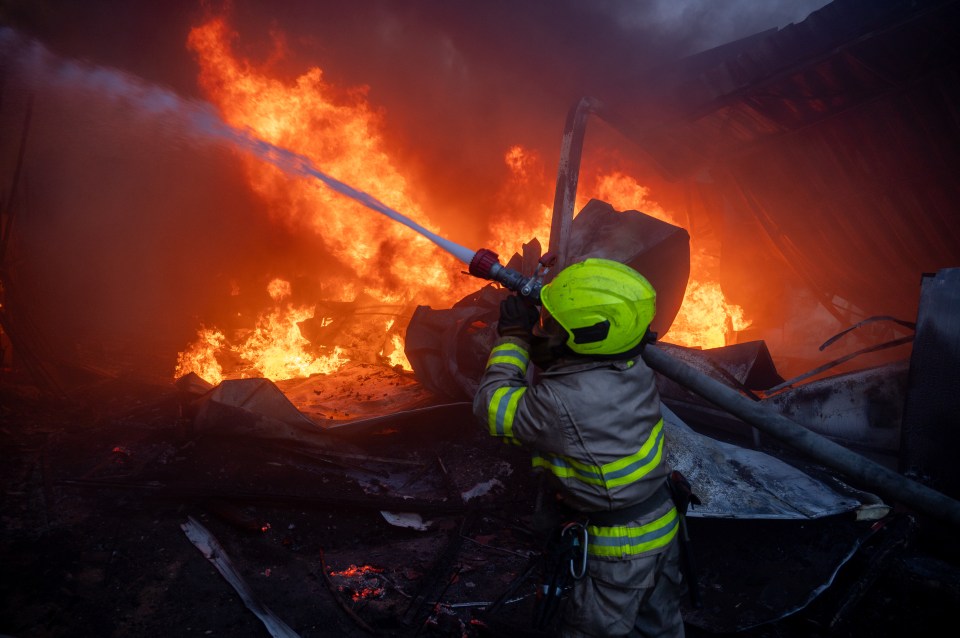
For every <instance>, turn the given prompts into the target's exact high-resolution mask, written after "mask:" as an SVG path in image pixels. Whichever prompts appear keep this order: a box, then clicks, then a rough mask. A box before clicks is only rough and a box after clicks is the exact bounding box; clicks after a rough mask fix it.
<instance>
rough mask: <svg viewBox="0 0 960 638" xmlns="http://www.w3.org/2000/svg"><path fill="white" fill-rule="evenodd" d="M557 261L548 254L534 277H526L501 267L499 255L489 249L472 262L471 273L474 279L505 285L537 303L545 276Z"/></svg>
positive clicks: (484, 249)
mask: <svg viewBox="0 0 960 638" xmlns="http://www.w3.org/2000/svg"><path fill="white" fill-rule="evenodd" d="M554 261H555V259H554V258H553V255H552V254H551V253H546V254H545V255H544V256H543V257H541V258H540V264H539V266H538V267H537V272H536V274H535V275H533V276H532V277H524V276H523V274H521V273H519V272H517V271H516V270H513V269H512V268H507V267H505V266H502V265H500V257H499V255H497V253H495V252H493V251H492V250H490V249H488V248H481V249H480V250H478V251H477V252H476V253H475V254H474V255H473V259H471V260H470V269H469V272H470V274H471V275H473V276H474V277H479V278H480V279H490V280H492V281H496V282H498V283H500V284H503V286H504V287H506V288H508V289H510V290H512V291H514V292H516V293H518V294H521V295H523V296H524V297H530V299H532V300H533V301H535V302H538V303H539V301H540V289H541V288H542V287H543V276H544V275H545V274H546V272H547V270H549V268H550V266H552V265H553V262H554Z"/></svg>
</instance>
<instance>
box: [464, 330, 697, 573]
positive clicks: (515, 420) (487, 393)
mask: <svg viewBox="0 0 960 638" xmlns="http://www.w3.org/2000/svg"><path fill="white" fill-rule="evenodd" d="M529 365H530V355H529V346H528V344H527V343H526V342H525V341H523V340H521V339H516V338H511V337H505V338H501V339H499V340H498V341H497V342H496V343H495V345H494V347H493V349H492V350H491V352H490V356H489V358H488V360H487V366H486V370H485V372H484V374H483V376H482V377H481V379H480V383H479V387H478V390H477V394H476V396H475V397H474V401H473V411H474V414H475V415H476V417H477V418H478V419H479V420H480V421H481V422H482V423H485V424H486V426H487V428H488V430H489V433H490V434H491V435H492V436H495V437H500V438H501V439H503V440H504V441H505V442H508V443H515V444H520V445H523V446H524V447H526V448H529V449H530V450H531V451H532V452H533V465H534V467H535V468H540V469H542V470H544V471H546V472H548V475H549V476H551V477H553V482H554V484H555V485H557V487H558V490H559V492H560V494H561V495H562V497H563V499H564V502H565V504H566V505H567V506H568V507H570V508H572V509H573V510H575V511H578V512H582V513H585V514H586V515H587V517H588V519H589V513H591V512H604V511H606V512H609V511H611V510H618V511H622V510H626V509H628V508H631V507H634V506H636V505H637V504H639V503H642V502H650V501H656V500H658V499H659V502H657V503H654V505H655V507H654V508H653V509H652V511H647V512H646V513H645V514H644V515H643V516H641V517H640V518H639V519H638V520H634V521H632V522H630V523H628V524H623V525H619V524H618V525H614V526H607V527H602V526H597V525H589V526H588V531H589V533H590V546H589V550H588V553H589V554H590V555H591V556H594V557H602V558H605V559H609V560H617V559H630V558H635V557H638V556H641V555H647V554H653V553H659V552H660V551H662V550H663V549H664V548H666V547H667V546H668V545H669V544H670V542H671V541H672V540H673V538H674V537H675V536H676V533H677V529H678V525H679V521H678V518H677V511H676V509H675V508H674V507H673V504H672V502H670V501H669V499H667V498H662V499H660V497H659V496H658V493H662V491H663V485H664V482H665V477H666V475H667V474H668V468H667V467H666V466H665V465H664V460H663V448H664V431H663V418H662V415H661V413H660V398H659V394H658V392H657V388H656V383H655V380H654V376H653V372H652V371H651V370H650V368H648V367H647V365H646V364H645V363H644V362H643V360H642V359H640V358H639V356H638V357H636V358H634V359H631V360H596V359H571V360H566V361H563V362H559V363H557V364H555V365H553V366H551V367H550V368H549V369H547V370H545V371H542V372H541V373H540V375H539V378H538V379H537V381H536V383H531V382H529V381H528V374H527V372H528V367H529Z"/></svg>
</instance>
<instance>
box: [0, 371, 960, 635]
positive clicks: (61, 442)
mask: <svg viewBox="0 0 960 638" xmlns="http://www.w3.org/2000/svg"><path fill="white" fill-rule="evenodd" d="M21 390H22V389H21ZM83 394H84V396H83V398H82V400H75V401H71V402H70V403H68V404H59V405H57V404H52V403H48V402H46V401H43V400H37V399H34V398H30V397H28V396H26V395H25V393H24V392H22V391H17V392H13V391H7V390H5V392H4V395H3V407H2V417H3V421H2V423H3V424H2V427H0V448H2V454H3V458H4V462H3V463H2V464H0V479H2V511H0V516H2V523H3V524H2V533H0V633H2V634H5V635H8V636H16V637H19V638H26V637H31V636H35V637H66V636H101V637H106V636H116V637H119V636H142V637H146V638H151V637H154V636H156V637H159V636H169V635H182V636H193V635H195V636H217V635H220V636H233V637H245V636H250V637H260V636H266V635H269V634H268V632H267V630H266V628H265V626H264V624H263V623H262V622H261V620H260V619H259V618H258V617H257V616H256V615H255V614H254V613H253V612H252V611H251V610H250V608H248V607H247V606H245V604H244V602H243V600H242V598H241V596H240V595H239V594H238V592H237V591H236V590H235V589H234V588H233V587H232V586H231V585H230V584H229V583H228V581H227V580H226V579H225V578H224V577H223V576H222V575H221V574H220V573H219V572H218V571H217V569H216V568H215V567H214V565H213V563H211V562H210V561H208V560H207V559H206V558H205V557H204V555H203V553H201V551H200V550H199V549H198V548H197V547H196V546H194V545H193V544H192V543H191V542H190V540H189V539H188V538H187V536H186V534H185V533H184V531H183V529H182V527H181V526H182V525H184V524H185V523H187V521H189V520H191V519H192V520H195V521H197V522H198V523H200V524H201V525H202V526H203V527H204V528H205V529H207V530H208V531H209V532H210V533H211V534H212V535H213V536H214V537H215V538H216V540H217V541H218V542H219V544H220V545H221V546H222V548H223V553H224V554H225V555H226V556H227V557H228V558H229V560H230V561H231V562H232V564H233V565H234V566H235V568H236V571H237V573H238V574H239V575H240V577H241V578H242V579H243V581H244V582H245V583H246V585H247V586H248V587H249V591H250V592H251V594H252V595H253V596H254V597H255V599H256V600H257V601H258V602H259V603H260V604H262V605H263V606H265V608H267V609H268V610H270V611H271V612H273V613H274V614H275V615H276V617H278V618H279V619H281V620H282V621H283V622H284V623H286V624H287V625H288V626H289V627H290V628H292V629H293V631H295V632H296V633H297V634H298V635H300V636H303V637H304V638H308V637H310V636H334V635H336V636H369V635H382V636H416V635H444V636H485V635H489V636H524V635H525V636H531V635H549V634H550V627H549V626H546V627H542V628H537V627H534V626H533V618H534V613H535V611H536V609H537V604H538V603H537V596H536V591H537V584H538V582H539V574H540V571H539V568H538V567H537V558H538V556H539V555H540V552H541V551H542V549H543V547H544V541H545V538H546V536H545V533H546V532H545V530H546V529H547V527H546V525H547V523H546V521H547V520H549V517H548V516H546V514H545V513H544V510H541V509H538V507H537V504H538V494H540V486H539V483H538V481H537V479H536V478H535V477H534V476H533V475H532V474H530V472H529V471H528V464H529V463H528V458H527V457H526V455H525V454H524V453H523V451H522V450H519V449H517V448H513V447H511V446H503V445H500V444H499V443H498V442H495V441H491V440H489V438H488V437H486V436H484V435H483V433H482V432H481V431H480V429H479V428H478V427H476V426H475V424H474V423H473V421H472V419H471V417H470V415H469V413H468V412H467V411H466V409H463V410H461V411H459V412H457V411H456V410H453V411H447V412H445V413H443V414H441V415H438V416H435V417H433V418H428V417H423V418H419V419H414V420H409V419H408V420H407V421H405V422H402V423H400V422H398V423H394V424H389V423H388V424H385V425H380V426H378V427H377V428H372V429H368V430H365V431H363V432H358V433H356V434H355V435H344V436H343V437H339V438H338V439H337V440H336V442H335V443H331V445H330V446H329V448H328V449H326V450H323V451H317V450H315V449H306V448H304V447H302V446H300V447H298V446H296V445H294V446H291V445H289V444H284V443H283V442H282V441H265V440H262V439H251V438H245V437H243V436H236V435H232V434H231V433H230V431H229V430H216V431H203V432H198V431H197V430H196V428H195V427H194V425H193V422H192V419H191V405H192V403H191V402H192V400H193V398H194V397H191V396H186V395H184V394H183V393H181V392H180V391H178V390H177V389H176V388H175V387H173V386H172V385H171V386H166V385H163V384H160V385H154V384H141V383H137V382H133V381H130V380H125V381H121V380H112V381H103V382H99V383H97V384H94V385H92V386H90V387H88V388H87V390H86V391H85V392H84V393H83ZM345 431H348V430H345ZM465 495H466V496H467V497H472V498H469V500H465V498H464V496H465ZM540 502H541V503H542V501H540ZM404 504H405V505H406V506H407V508H408V509H410V510H411V511H410V512H407V513H405V514H404V515H403V516H402V517H400V518H399V519H397V520H395V521H394V524H391V523H389V522H387V520H386V518H385V516H384V515H383V514H382V513H381V512H383V511H387V512H395V513H396V512H400V511H401V509H400V508H401V507H402V506H403V505H404ZM420 522H422V523H423V527H425V528H426V529H418V528H417V526H418V525H419V523H420ZM689 523H690V531H691V536H692V545H691V547H692V549H693V555H694V557H695V561H696V565H697V571H698V575H699V580H700V589H699V591H700V596H701V605H700V606H699V607H694V606H692V604H691V602H690V600H689V599H686V600H685V601H684V606H685V618H686V620H687V632H688V635H691V636H710V635H718V636H719V635H730V636H732V635H737V636H750V637H771V638H772V637H793V636H796V637H800V636H868V635H869V636H893V635H898V636H899V635H918V634H928V635H939V634H940V630H939V627H941V626H948V625H947V623H949V621H950V618H951V617H952V615H953V610H954V609H956V608H957V604H958V603H960V576H958V573H960V572H958V570H957V569H956V567H955V563H954V562H952V559H951V557H950V556H947V555H945V554H944V553H943V552H942V551H940V550H939V549H938V548H939V547H940V545H939V544H937V543H935V542H933V541H932V540H931V539H930V538H929V535H928V534H925V532H924V529H923V527H921V526H919V525H918V523H917V519H915V517H914V516H913V515H911V514H910V513H908V512H900V511H895V512H894V514H893V515H892V516H891V517H889V518H888V519H886V520H884V521H883V522H882V524H880V525H875V524H872V523H868V522H857V521H854V520H852V518H848V517H831V518H829V519H823V520H816V521H807V522H802V523H798V522H795V521H731V520H704V519H696V518H691V519H690V520H689ZM401 525H412V527H403V526H401ZM838 565H839V567H838ZM528 570H529V571H528ZM524 574H528V575H527V577H524Z"/></svg>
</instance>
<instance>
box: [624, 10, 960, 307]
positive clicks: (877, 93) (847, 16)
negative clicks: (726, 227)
mask: <svg viewBox="0 0 960 638" xmlns="http://www.w3.org/2000/svg"><path fill="white" fill-rule="evenodd" d="M958 27H960V3H958V2H957V1H955V0H951V1H943V0H940V1H929V0H928V1H926V2H910V1H907V0H885V1H881V2H869V3H866V2H857V1H851V0H838V1H836V2H833V3H831V4H828V5H826V6H825V7H823V8H822V9H820V10H818V11H816V12H814V13H812V14H811V15H810V16H809V17H808V18H807V19H806V20H804V21H803V22H800V23H798V24H793V25H790V26H788V27H785V28H783V29H780V30H777V31H775V32H772V33H769V34H766V35H764V36H763V37H759V38H753V39H752V40H750V41H749V42H747V41H745V43H744V45H743V46H740V47H737V46H729V45H728V46H726V47H724V49H723V50H719V49H718V50H717V51H716V52H705V53H704V54H700V56H698V57H699V58H700V59H699V60H698V61H697V64H696V65H689V66H690V68H696V69H697V71H696V72H695V73H690V72H689V71H686V72H684V73H685V75H684V76H683V77H682V79H681V80H679V81H676V82H675V83H674V84H673V88H672V89H671V90H670V92H669V93H668V94H667V95H666V96H661V98H659V99H660V101H661V104H660V107H661V109H662V110H661V111H660V112H662V113H663V112H665V113H669V114H670V115H669V116H667V117H662V118H660V119H658V120H654V121H653V122H652V123H651V121H650V120H649V119H647V116H646V115H647V114H648V113H649V112H650V110H649V105H646V106H644V107H643V113H644V114H645V116H644V119H643V124H637V123H634V124H632V125H630V124H628V125H626V126H625V127H622V128H623V130H624V132H625V133H626V134H627V135H628V136H630V137H631V138H632V139H634V140H635V141H637V142H638V143H639V144H640V146H641V147H642V149H643V150H644V151H645V152H646V153H647V154H648V155H649V156H650V157H651V158H653V159H654V160H655V162H656V164H657V166H658V167H659V169H660V170H661V171H662V172H663V173H664V175H666V176H667V177H668V178H670V179H673V180H692V179H695V176H702V175H703V174H705V173H706V174H709V176H710V179H711V180H712V184H711V186H710V187H711V188H715V189H720V190H721V191H722V192H723V196H724V199H725V200H726V201H727V202H728V203H729V205H731V206H734V207H736V208H739V209H740V210H746V211H749V212H750V213H751V214H752V215H753V216H754V219H755V220H756V221H757V224H756V230H757V231H758V232H759V233H760V234H761V235H763V236H764V237H763V241H765V242H768V243H770V244H772V245H773V246H774V247H775V250H774V252H775V253H777V254H778V255H779V256H780V257H781V258H782V259H784V260H785V261H786V262H787V263H788V264H789V265H790V267H791V268H792V269H793V270H794V271H795V272H796V273H797V274H798V275H799V276H801V277H802V278H803V280H804V281H806V282H807V283H808V284H809V285H810V286H811V287H812V288H814V289H815V290H816V291H817V293H818V294H819V296H820V298H821V299H824V300H830V299H832V298H833V297H834V296H840V297H843V298H844V299H847V300H850V301H852V302H853V303H855V304H856V305H857V306H860V307H861V308H863V309H864V311H865V312H866V313H868V314H870V313H873V314H879V313H889V314H899V315H901V316H904V317H905V318H910V316H911V315H913V314H914V313H915V311H916V302H917V297H918V294H919V283H920V277H921V275H922V273H924V272H932V271H935V270H938V269H941V268H945V267H950V266H956V265H957V264H958V262H960V214H958V207H957V202H958V201H960V181H958V178H957V173H956V169H957V167H960V90H958V87H960V82H958V79H960V77H958V75H960V74H958V71H960V69H958V67H957V64H956V62H955V61H954V60H955V59H957V57H960V56H957V51H956V50H955V49H956V48H957V44H956V43H957V38H956V34H957V33H958ZM705 62H712V64H705ZM614 110H617V111H619V113H618V114H617V115H613V111H614ZM630 112H631V109H630V108H624V107H623V106H622V105H619V104H613V106H612V109H611V111H610V114H611V119H612V120H616V119H617V118H622V119H625V120H627V121H630V119H631V118H630ZM636 112H640V109H636ZM636 121H639V120H635V122H636ZM712 214H714V215H722V213H721V212H717V211H713V213H712ZM721 223H722V220H721ZM741 231H742V232H741V233H740V236H741V237H742V240H743V241H744V242H753V241H756V240H757V238H756V237H752V236H751V235H750V233H749V232H748V231H749V229H746V228H744V229H741ZM732 236H737V234H736V233H733V234H732ZM736 249H737V247H736V246H729V247H725V253H727V254H729V253H731V252H733V251H735V250H736Z"/></svg>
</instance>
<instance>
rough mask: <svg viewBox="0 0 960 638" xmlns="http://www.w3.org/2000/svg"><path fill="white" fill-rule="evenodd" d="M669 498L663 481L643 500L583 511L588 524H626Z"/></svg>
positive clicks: (649, 511)
mask: <svg viewBox="0 0 960 638" xmlns="http://www.w3.org/2000/svg"><path fill="white" fill-rule="evenodd" d="M668 500H670V489H669V488H668V487H667V484H666V483H663V484H662V485H661V486H660V487H659V488H657V490H656V491H655V492H654V493H653V494H651V495H650V496H648V497H647V498H646V499H645V500H643V501H640V502H639V503H636V504H635V505H631V506H629V507H624V508H621V509H617V510H603V511H600V512H584V513H583V515H584V516H586V517H587V521H588V522H589V523H590V525H596V526H598V527H614V526H616V525H626V524H627V523H630V522H632V521H635V520H637V519H638V518H642V517H643V516H645V515H647V514H650V513H651V512H653V511H654V510H655V509H657V508H658V507H660V506H661V505H663V504H664V503H666V502H667V501H668Z"/></svg>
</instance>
